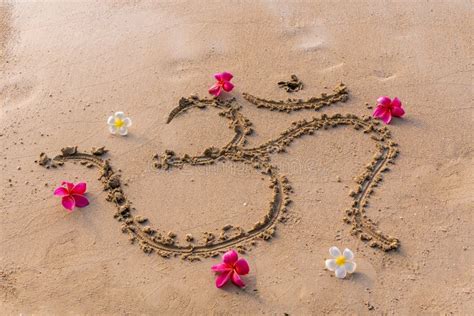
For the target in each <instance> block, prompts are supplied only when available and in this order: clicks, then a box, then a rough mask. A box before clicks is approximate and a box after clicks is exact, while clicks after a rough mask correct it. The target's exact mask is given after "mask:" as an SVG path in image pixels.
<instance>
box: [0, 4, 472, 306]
mask: <svg viewBox="0 0 474 316" xmlns="http://www.w3.org/2000/svg"><path fill="white" fill-rule="evenodd" d="M471 8H472V7H471V3H470V1H444V2H443V1H432V2H426V1H393V2H387V1H383V2H380V1H366V0H359V1H281V2H280V1H260V2H258V1H230V2H219V1H163V2H160V3H158V2H151V1H150V2H148V1H128V2H125V1H116V2H112V1H107V2H88V1H83V2H44V3H33V2H23V1H22V2H11V3H9V2H2V3H1V4H0V148H1V153H0V188H1V189H0V214H1V219H0V254H1V255H0V310H1V311H2V314H7V315H9V314H19V313H27V314H31V313H34V314H65V313H72V314H85V313H88V314H158V313H159V314H174V315H182V314H224V315H226V314H272V315H283V314H284V313H287V314H290V315H292V314H297V315H304V314H321V313H331V314H347V313H351V314H354V313H355V314H369V313H377V314H423V313H435V314H438V313H442V314H445V313H454V314H472V313H474V306H473V305H474V304H473V303H472V302H473V297H472V296H473V286H472V285H473V274H472V259H473V252H472V227H473V217H472V210H473V205H474V199H473V194H472V192H474V172H473V164H472V162H473V141H472V139H473V138H472V136H473V133H472V124H473V113H472V61H471V56H472V32H471V30H472V18H471ZM219 71H230V72H232V73H233V74H234V79H233V83H234V84H235V89H234V90H233V91H232V92H231V93H230V95H231V96H234V97H236V101H235V103H236V104H238V105H240V106H241V109H240V110H239V113H241V114H242V115H243V116H245V117H246V118H248V119H249V120H250V121H251V122H252V123H253V125H252V128H253V133H252V134H251V135H248V136H247V144H246V145H245V147H249V148H252V147H256V146H259V145H261V144H263V143H265V142H267V141H268V140H270V139H275V138H277V137H278V136H279V135H280V133H281V132H283V131H284V130H286V129H287V128H288V127H290V126H291V123H292V122H294V121H298V120H302V119H305V120H308V121H309V120H311V119H312V117H316V118H320V117H321V115H322V114H327V115H334V114H337V113H340V114H344V115H345V114H347V113H350V114H355V115H357V116H359V117H363V116H370V115H371V113H372V111H373V109H370V107H371V106H372V107H373V106H375V100H376V99H377V98H378V97H379V96H381V95H388V96H391V97H394V96H398V97H399V98H400V99H401V100H402V102H403V105H404V107H405V111H406V115H405V116H404V117H403V118H402V119H399V118H394V119H393V121H392V123H391V124H390V125H389V126H388V127H389V130H390V131H391V135H392V140H393V141H394V142H396V143H398V147H397V148H398V150H399V151H400V153H399V155H398V157H397V158H396V160H395V161H394V164H393V165H391V166H390V171H389V172H387V173H384V175H383V181H382V182H381V183H380V184H379V185H378V187H377V188H376V189H375V191H374V194H373V196H371V198H370V203H369V205H368V206H367V216H368V217H369V218H370V219H371V220H372V221H373V222H374V223H375V224H377V227H378V229H380V230H381V231H382V232H383V233H384V234H388V235H390V236H394V237H395V238H397V239H398V240H399V242H400V246H399V247H398V249H396V250H391V251H387V252H386V251H383V250H381V249H379V248H377V247H371V246H370V242H366V241H363V240H361V239H360V238H359V237H360V236H353V235H351V228H352V227H351V225H348V224H346V223H344V221H343V218H344V216H345V210H346V209H348V208H350V207H351V203H352V201H353V199H352V197H350V196H349V192H350V190H351V189H353V188H354V187H356V186H357V184H356V183H355V180H354V178H355V177H357V176H358V175H359V174H361V172H363V171H364V168H365V167H366V165H367V163H369V162H371V160H372V159H373V156H374V153H376V152H377V150H376V147H375V143H374V140H373V139H371V138H370V137H368V136H367V135H366V134H364V133H362V132H360V131H356V130H354V129H352V128H343V127H338V128H329V129H327V130H325V129H321V130H318V131H316V132H315V133H314V135H306V136H303V137H301V138H298V139H295V140H294V141H293V142H292V143H291V144H289V145H288V146H286V147H285V152H282V153H273V154H271V155H270V159H271V163H272V165H274V166H276V167H277V168H278V172H279V175H285V176H286V177H287V178H288V180H289V183H290V184H291V187H292V192H288V193H289V195H290V198H291V200H292V202H291V204H290V205H288V211H287V213H286V215H285V220H284V223H280V222H279V221H278V223H277V224H276V231H275V234H274V236H273V238H271V239H270V240H268V241H264V240H262V239H261V238H255V240H254V239H252V240H251V241H252V242H255V245H252V246H251V247H248V249H247V251H245V253H244V254H242V255H241V256H243V257H245V258H246V259H247V260H248V262H249V264H250V269H251V271H250V274H249V275H247V276H245V277H244V280H245V281H246V283H247V286H246V288H245V289H243V290H242V289H238V288H237V287H234V286H232V285H228V286H226V287H225V288H224V289H216V288H215V286H214V279H215V277H214V275H213V273H211V271H210V266H211V265H213V264H216V263H218V262H219V260H220V259H219V258H218V257H199V260H182V259H181V256H179V255H178V256H174V253H171V255H170V258H163V257H162V256H159V255H157V253H156V251H154V252H152V253H150V254H147V253H144V251H143V250H144V249H143V248H144V247H139V246H138V244H139V243H137V242H136V243H135V244H131V243H130V241H129V236H127V234H123V233H122V232H121V226H122V223H120V222H118V221H117V219H116V218H114V214H115V213H116V211H117V209H116V207H115V206H114V205H113V204H111V203H110V202H108V201H106V197H107V193H108V192H106V191H104V190H103V184H102V183H101V182H100V181H97V178H98V171H97V168H86V167H85V166H82V165H81V164H79V163H77V164H73V163H71V162H67V163H66V164H65V165H64V166H62V167H58V168H50V169H45V168H43V167H42V166H39V165H38V164H37V163H35V161H37V160H38V158H39V155H40V153H42V152H44V153H46V154H47V155H48V156H49V157H54V156H55V155H58V154H60V153H61V148H63V147H65V146H78V148H79V150H80V151H83V152H84V151H90V149H91V148H92V147H99V146H106V148H107V149H108V150H109V152H108V153H107V154H106V155H105V156H104V158H107V159H110V162H111V164H112V166H113V167H114V169H115V170H119V169H120V173H121V175H122V177H121V182H122V187H123V191H124V193H126V197H127V199H129V200H130V201H131V203H132V204H131V205H132V206H133V208H132V210H131V213H132V215H133V216H135V215H136V214H140V215H141V216H145V217H147V218H148V222H149V223H150V225H152V226H153V227H157V228H158V229H159V231H162V232H164V233H166V232H173V233H175V234H177V237H176V242H177V243H178V242H179V243H181V244H186V241H185V236H186V235H187V234H191V235H192V236H193V237H194V238H196V239H198V240H200V239H202V238H204V237H205V236H204V237H203V233H204V232H210V233H213V234H216V235H217V234H218V233H219V231H221V228H222V227H223V226H225V225H233V226H239V227H242V229H243V230H244V231H249V230H250V229H251V228H252V225H254V224H255V223H256V222H258V221H259V220H261V218H262V217H263V216H264V215H265V214H266V213H267V212H268V205H269V202H270V201H271V200H272V196H273V194H274V192H273V191H272V188H269V184H270V182H269V179H270V178H269V177H268V176H267V175H263V174H262V173H260V171H259V170H256V169H255V168H254V167H253V166H252V165H248V164H244V163H241V162H231V161H226V162H216V163H214V164H212V165H207V166H189V165H185V166H184V167H183V168H182V169H179V168H171V169H170V170H163V168H162V169H157V168H156V166H154V164H153V162H154V159H153V156H154V155H155V154H158V155H162V154H164V153H165V150H173V151H174V152H175V153H176V155H179V156H182V155H184V154H189V155H191V156H195V155H198V154H202V153H203V151H204V150H205V149H207V148H209V147H212V146H213V147H218V148H220V147H223V146H225V145H226V144H227V143H229V141H231V139H232V138H233V137H234V131H233V130H232V129H229V126H228V125H229V121H228V120H227V119H226V118H223V117H221V116H219V115H218V113H219V111H218V110H216V109H215V108H213V107H212V106H209V107H206V108H205V109H194V108H193V109H190V110H189V111H187V112H186V114H184V113H182V114H181V115H178V116H176V117H175V118H174V119H173V120H172V121H171V122H170V123H169V124H166V121H167V118H168V115H169V113H170V112H171V111H172V110H173V109H174V108H176V107H177V106H178V102H179V100H180V98H181V97H188V96H190V95H193V94H197V95H199V97H208V96H209V95H208V93H207V89H208V88H209V86H211V85H212V84H213V83H214V79H213V77H212V75H213V74H214V73H215V72H219ZM291 74H296V75H297V76H298V78H299V79H301V81H302V82H303V83H304V87H303V89H302V90H300V91H298V92H294V93H288V92H286V91H285V90H284V89H281V88H279V87H278V84H277V83H278V82H279V81H286V80H290V75H291ZM340 82H343V83H344V84H345V85H346V86H347V89H348V93H349V94H348V96H349V98H348V100H347V101H346V102H338V103H335V104H332V105H331V106H330V107H323V108H321V109H319V110H318V111H315V110H314V109H308V110H302V111H294V112H291V113H286V112H279V111H269V110H267V109H265V108H257V107H256V106H255V105H253V104H251V103H249V102H247V101H246V100H245V99H244V97H243V93H250V94H252V95H256V96H259V97H262V98H266V99H273V100H285V99H287V98H297V99H299V98H302V99H307V98H311V97H313V96H319V95H321V93H328V94H329V93H332V89H333V88H334V87H335V86H337V85H338V84H339V83H340ZM116 111H124V112H125V113H126V114H127V115H128V116H129V117H131V118H132V120H133V125H132V127H131V128H130V132H129V135H128V136H126V137H118V136H114V135H111V134H110V133H109V131H108V128H107V125H106V120H107V117H108V116H109V115H111V114H113V113H114V112H116ZM63 180H67V181H71V182H79V181H86V182H87V183H88V195H87V196H88V197H89V199H90V201H91V204H90V205H89V206H88V207H86V208H82V209H76V211H74V212H73V213H67V212H66V211H65V210H64V209H63V208H62V206H61V204H60V201H59V199H58V198H57V197H54V196H53V195H52V192H53V190H54V188H55V187H56V186H58V185H59V184H60V183H61V181H63ZM135 212H136V213H135ZM119 219H120V217H119ZM198 240H197V241H196V242H198ZM331 246H338V247H339V248H341V249H342V248H346V247H347V248H350V249H352V250H353V251H354V253H355V256H356V258H355V261H356V263H357V271H356V273H355V274H353V275H351V276H349V277H347V279H345V280H340V279H337V278H335V277H334V273H331V272H329V271H327V270H325V268H324V260H325V259H327V258H329V254H328V249H329V247H331ZM145 248H146V247H145ZM145 250H146V249H145Z"/></svg>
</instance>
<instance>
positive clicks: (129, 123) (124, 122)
mask: <svg viewBox="0 0 474 316" xmlns="http://www.w3.org/2000/svg"><path fill="white" fill-rule="evenodd" d="M123 124H124V125H125V126H126V127H130V126H132V120H131V119H130V118H129V117H126V118H124V119H123Z"/></svg>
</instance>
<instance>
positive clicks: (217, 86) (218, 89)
mask: <svg viewBox="0 0 474 316" xmlns="http://www.w3.org/2000/svg"><path fill="white" fill-rule="evenodd" d="M221 90H222V87H221V85H220V84H218V83H216V84H214V85H213V86H212V87H210V88H209V93H210V94H212V95H215V96H216V97H218V96H219V94H221Z"/></svg>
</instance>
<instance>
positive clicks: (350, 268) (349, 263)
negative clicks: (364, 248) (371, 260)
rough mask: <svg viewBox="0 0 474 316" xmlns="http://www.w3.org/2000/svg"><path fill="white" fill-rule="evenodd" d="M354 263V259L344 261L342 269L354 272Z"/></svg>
mask: <svg viewBox="0 0 474 316" xmlns="http://www.w3.org/2000/svg"><path fill="white" fill-rule="evenodd" d="M356 266H357V265H356V263H355V262H354V261H347V262H346V263H344V269H346V271H347V272H349V273H354V271H355V270H356Z"/></svg>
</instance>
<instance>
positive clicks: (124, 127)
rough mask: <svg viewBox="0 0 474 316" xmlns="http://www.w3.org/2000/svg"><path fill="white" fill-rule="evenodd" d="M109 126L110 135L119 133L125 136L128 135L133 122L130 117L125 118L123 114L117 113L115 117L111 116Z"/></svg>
mask: <svg viewBox="0 0 474 316" xmlns="http://www.w3.org/2000/svg"><path fill="white" fill-rule="evenodd" d="M107 124H108V125H109V131H110V133H112V134H117V133H118V134H120V135H122V136H125V135H127V134H128V128H129V127H130V126H132V120H131V119H130V118H129V117H125V114H123V112H115V114H114V115H111V116H109V119H108V120H107Z"/></svg>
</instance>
